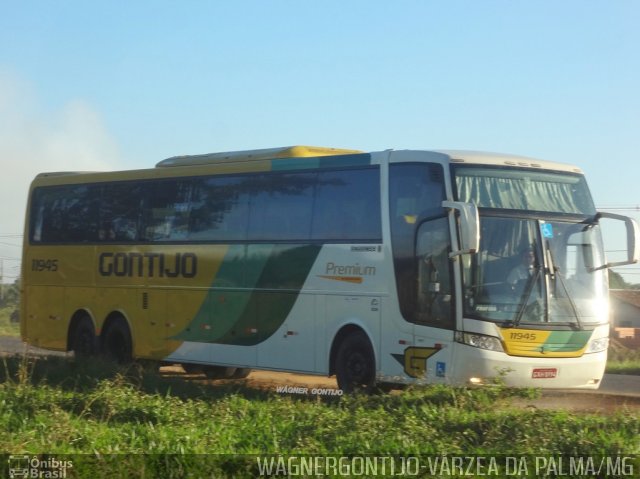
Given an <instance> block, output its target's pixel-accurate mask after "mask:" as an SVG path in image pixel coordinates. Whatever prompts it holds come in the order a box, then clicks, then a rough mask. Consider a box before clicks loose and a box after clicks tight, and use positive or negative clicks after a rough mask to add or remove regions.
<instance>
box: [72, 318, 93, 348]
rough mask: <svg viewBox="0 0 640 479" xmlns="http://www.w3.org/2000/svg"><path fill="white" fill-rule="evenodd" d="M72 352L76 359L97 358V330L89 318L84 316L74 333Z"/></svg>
mask: <svg viewBox="0 0 640 479" xmlns="http://www.w3.org/2000/svg"><path fill="white" fill-rule="evenodd" d="M71 334H72V336H71V348H70V349H71V350H73V352H74V354H75V357H76V359H85V358H90V357H92V356H95V355H96V353H97V352H98V348H97V341H96V339H97V338H96V330H95V328H94V327H93V321H91V318H89V316H82V317H81V318H80V320H79V321H78V323H77V324H76V326H75V327H74V329H73V331H72V333H71Z"/></svg>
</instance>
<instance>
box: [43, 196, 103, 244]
mask: <svg viewBox="0 0 640 479" xmlns="http://www.w3.org/2000/svg"><path fill="white" fill-rule="evenodd" d="M96 233H97V199H96V195H95V188H91V187H89V186H87V185H69V186H56V187H51V188H38V189H37V190H36V191H35V193H34V197H33V205H32V209H31V240H32V241H34V242H42V243H61V242H65V241H71V242H77V243H82V242H88V241H95V238H96Z"/></svg>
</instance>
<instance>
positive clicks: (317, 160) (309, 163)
mask: <svg viewBox="0 0 640 479" xmlns="http://www.w3.org/2000/svg"><path fill="white" fill-rule="evenodd" d="M370 164H371V155H370V154H368V153H362V154H356V155H337V156H320V157H314V158H287V159H279V160H274V161H272V162H271V169H272V170H273V171H283V170H310V169H317V168H340V167H350V166H368V165H370Z"/></svg>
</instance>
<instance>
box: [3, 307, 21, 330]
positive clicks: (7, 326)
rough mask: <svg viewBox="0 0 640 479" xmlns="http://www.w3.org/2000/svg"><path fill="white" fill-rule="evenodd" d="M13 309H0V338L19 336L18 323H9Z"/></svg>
mask: <svg viewBox="0 0 640 479" xmlns="http://www.w3.org/2000/svg"><path fill="white" fill-rule="evenodd" d="M14 310H15V308H13V307H11V308H0V336H14V337H17V336H20V323H12V322H11V321H10V317H11V313H12V312H13V311H14Z"/></svg>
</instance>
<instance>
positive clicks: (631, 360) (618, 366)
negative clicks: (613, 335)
mask: <svg viewBox="0 0 640 479" xmlns="http://www.w3.org/2000/svg"><path fill="white" fill-rule="evenodd" d="M605 372H607V373H609V374H634V375H640V349H631V348H627V347H625V346H623V345H621V344H620V343H618V342H616V341H615V340H612V341H611V345H610V347H609V355H608V360H607V369H606V371H605Z"/></svg>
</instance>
